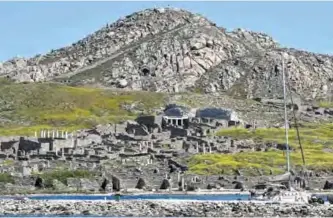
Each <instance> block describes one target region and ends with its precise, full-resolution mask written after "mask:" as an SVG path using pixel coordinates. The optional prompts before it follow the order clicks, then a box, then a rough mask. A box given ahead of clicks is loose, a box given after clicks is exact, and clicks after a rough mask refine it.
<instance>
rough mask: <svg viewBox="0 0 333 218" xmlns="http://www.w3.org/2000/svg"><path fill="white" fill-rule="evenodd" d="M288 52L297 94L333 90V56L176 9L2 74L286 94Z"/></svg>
mask: <svg viewBox="0 0 333 218" xmlns="http://www.w3.org/2000/svg"><path fill="white" fill-rule="evenodd" d="M281 57H283V58H284V59H285V62H286V63H288V62H289V64H288V65H289V69H288V78H289V83H290V85H291V90H292V91H293V92H295V93H297V94H299V95H300V96H302V97H305V98H308V99H318V98H326V97H327V96H328V94H329V92H330V90H331V88H330V87H331V85H330V84H331V81H332V77H333V57H332V56H328V55H321V54H314V53H309V52H305V51H298V50H295V49H288V48H282V47H281V46H280V45H279V44H278V43H277V42H275V41H274V40H273V39H272V38H271V37H270V36H267V35H266V34H263V33H255V32H251V31H246V30H242V29H237V30H235V31H232V32H227V31H226V30H225V29H223V28H220V27H217V26H216V25H215V24H214V23H213V22H211V21H209V20H207V19H206V18H204V17H202V16H200V15H197V14H192V13H190V12H188V11H184V10H179V9H171V8H161V9H147V10H144V11H140V12H137V13H133V14H131V15H128V16H126V17H125V18H123V19H119V20H118V21H117V22H115V23H113V24H110V25H107V26H105V27H103V28H102V29H100V30H99V31H97V32H95V33H93V34H91V35H89V36H88V37H86V38H84V39H82V40H80V41H78V42H76V43H73V44H72V45H71V46H68V47H64V48H61V49H58V50H53V51H51V52H50V53H48V54H45V55H37V56H35V57H33V58H31V59H22V58H19V59H18V58H16V59H12V60H9V61H7V62H4V63H2V64H0V75H1V76H2V77H8V78H12V79H14V80H16V81H18V82H38V81H57V82H61V83H69V84H74V85H82V84H94V85H99V86H103V87H111V88H122V89H126V90H128V89H129V90H146V91H156V92H182V91H185V90H192V91H193V90H195V91H200V92H206V93H211V92H226V93H228V94H232V95H236V96H240V97H246V98H254V97H261V98H262V97H269V98H272V97H280V96H281V94H282V86H281V84H282V82H281Z"/></svg>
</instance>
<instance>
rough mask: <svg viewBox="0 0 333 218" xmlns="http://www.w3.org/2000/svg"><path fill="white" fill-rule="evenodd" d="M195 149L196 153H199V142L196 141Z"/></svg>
mask: <svg viewBox="0 0 333 218" xmlns="http://www.w3.org/2000/svg"><path fill="white" fill-rule="evenodd" d="M196 150H197V153H199V143H198V142H196Z"/></svg>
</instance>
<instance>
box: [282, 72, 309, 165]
mask: <svg viewBox="0 0 333 218" xmlns="http://www.w3.org/2000/svg"><path fill="white" fill-rule="evenodd" d="M287 69H288V67H287ZM287 72H288V71H287ZM286 84H287V86H288V88H287V90H288V92H289V96H290V100H291V104H292V105H294V101H293V96H292V92H291V88H290V83H289V76H288V77H287V79H286ZM292 111H293V116H294V123H295V128H296V134H297V139H298V143H299V146H300V149H301V153H302V161H303V167H305V157H304V150H303V146H302V142H301V137H300V134H299V128H298V122H297V118H296V113H295V110H294V107H293V110H292Z"/></svg>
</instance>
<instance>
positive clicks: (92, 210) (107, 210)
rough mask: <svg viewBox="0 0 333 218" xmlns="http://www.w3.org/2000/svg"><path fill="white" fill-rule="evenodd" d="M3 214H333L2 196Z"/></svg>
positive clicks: (237, 205)
mask: <svg viewBox="0 0 333 218" xmlns="http://www.w3.org/2000/svg"><path fill="white" fill-rule="evenodd" d="M0 205H1V206H0V215H5V216H10V215H18V214H20V215H44V216H45V215H54V216H55V215H67V216H69V215H86V216H89V215H91V216H94V215H95V216H112V217H115V216H127V217H128V216H136V217H141V216H142V217H144V216H146V217H147V216H149V217H166V216H171V217H184V216H185V217H272V216H278V217H332V216H333V210H332V207H331V206H330V205H293V204H261V203H259V204H256V203H249V202H212V201H205V202H198V201H197V202H188V201H154V202H152V201H134V200H133V201H122V200H121V201H75V202H73V201H68V202H66V201H62V202H59V201H43V200H39V201H34V200H22V201H19V200H0Z"/></svg>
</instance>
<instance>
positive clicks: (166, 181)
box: [160, 179, 170, 190]
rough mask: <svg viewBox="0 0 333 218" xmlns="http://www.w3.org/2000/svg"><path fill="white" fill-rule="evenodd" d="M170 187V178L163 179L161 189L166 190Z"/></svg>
mask: <svg viewBox="0 0 333 218" xmlns="http://www.w3.org/2000/svg"><path fill="white" fill-rule="evenodd" d="M168 188H170V182H169V180H168V179H163V181H162V184H161V186H160V189H162V190H166V189H168Z"/></svg>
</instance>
